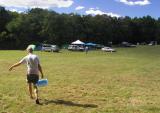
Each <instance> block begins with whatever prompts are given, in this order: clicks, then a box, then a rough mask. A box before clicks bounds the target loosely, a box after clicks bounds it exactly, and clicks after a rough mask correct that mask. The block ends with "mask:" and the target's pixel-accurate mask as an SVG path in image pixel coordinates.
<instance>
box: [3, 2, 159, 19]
mask: <svg viewBox="0 0 160 113" xmlns="http://www.w3.org/2000/svg"><path fill="white" fill-rule="evenodd" d="M0 6H4V7H5V8H6V9H7V10H10V11H16V12H19V13H21V12H25V11H28V9H31V8H43V9H49V10H54V11H56V12H58V13H77V14H80V15H88V14H91V15H102V14H107V15H109V16H112V17H124V16H129V17H132V18H133V17H143V16H147V15H150V16H152V17H153V18H156V19H157V18H159V17H160V13H159V11H160V0H0Z"/></svg>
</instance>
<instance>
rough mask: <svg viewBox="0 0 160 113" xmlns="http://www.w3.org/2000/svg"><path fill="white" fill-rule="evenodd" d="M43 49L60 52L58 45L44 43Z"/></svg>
mask: <svg viewBox="0 0 160 113" xmlns="http://www.w3.org/2000/svg"><path fill="white" fill-rule="evenodd" d="M42 51H50V52H59V47H58V46H57V45H51V44H42Z"/></svg>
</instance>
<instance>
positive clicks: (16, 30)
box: [0, 6, 160, 49]
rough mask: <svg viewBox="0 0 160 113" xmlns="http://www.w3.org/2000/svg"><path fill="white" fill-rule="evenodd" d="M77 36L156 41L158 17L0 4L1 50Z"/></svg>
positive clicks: (99, 41) (159, 26)
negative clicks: (20, 8)
mask: <svg viewBox="0 0 160 113" xmlns="http://www.w3.org/2000/svg"><path fill="white" fill-rule="evenodd" d="M77 39H80V40H81V41H84V42H93V43H97V44H103V45H107V44H108V43H109V42H112V43H113V44H120V43H121V42H123V41H126V42H130V43H137V42H138V43H144V42H146V43H149V42H150V41H157V42H158V43H159V42H160V18H158V19H155V18H152V17H151V16H144V17H139V18H137V17H135V18H130V17H128V16H126V17H120V18H116V17H110V16H107V15H96V16H92V15H79V14H74V13H70V14H59V13H57V12H55V11H52V10H44V9H40V8H34V9H30V10H28V11H26V12H24V13H17V12H11V11H8V10H6V9H5V8H4V7H1V6H0V49H24V48H26V46H27V45H29V44H41V43H49V44H57V45H60V46H61V45H64V44H70V43H71V42H73V41H75V40H77Z"/></svg>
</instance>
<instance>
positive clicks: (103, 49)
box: [101, 47, 116, 52]
mask: <svg viewBox="0 0 160 113" xmlns="http://www.w3.org/2000/svg"><path fill="white" fill-rule="evenodd" d="M101 50H102V51H106V52H116V50H115V49H113V48H111V47H103V48H102V49H101Z"/></svg>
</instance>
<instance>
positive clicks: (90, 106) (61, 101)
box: [43, 99, 98, 108]
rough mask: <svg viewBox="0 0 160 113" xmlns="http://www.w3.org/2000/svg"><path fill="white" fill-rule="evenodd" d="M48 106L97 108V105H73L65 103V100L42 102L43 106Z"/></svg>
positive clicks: (68, 102)
mask: <svg viewBox="0 0 160 113" xmlns="http://www.w3.org/2000/svg"><path fill="white" fill-rule="evenodd" d="M48 104H60V105H65V106H77V107H83V108H97V107H98V106H97V105H94V104H78V103H74V102H72V101H65V100H59V99H58V100H47V99H45V100H44V101H43V105H48Z"/></svg>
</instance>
